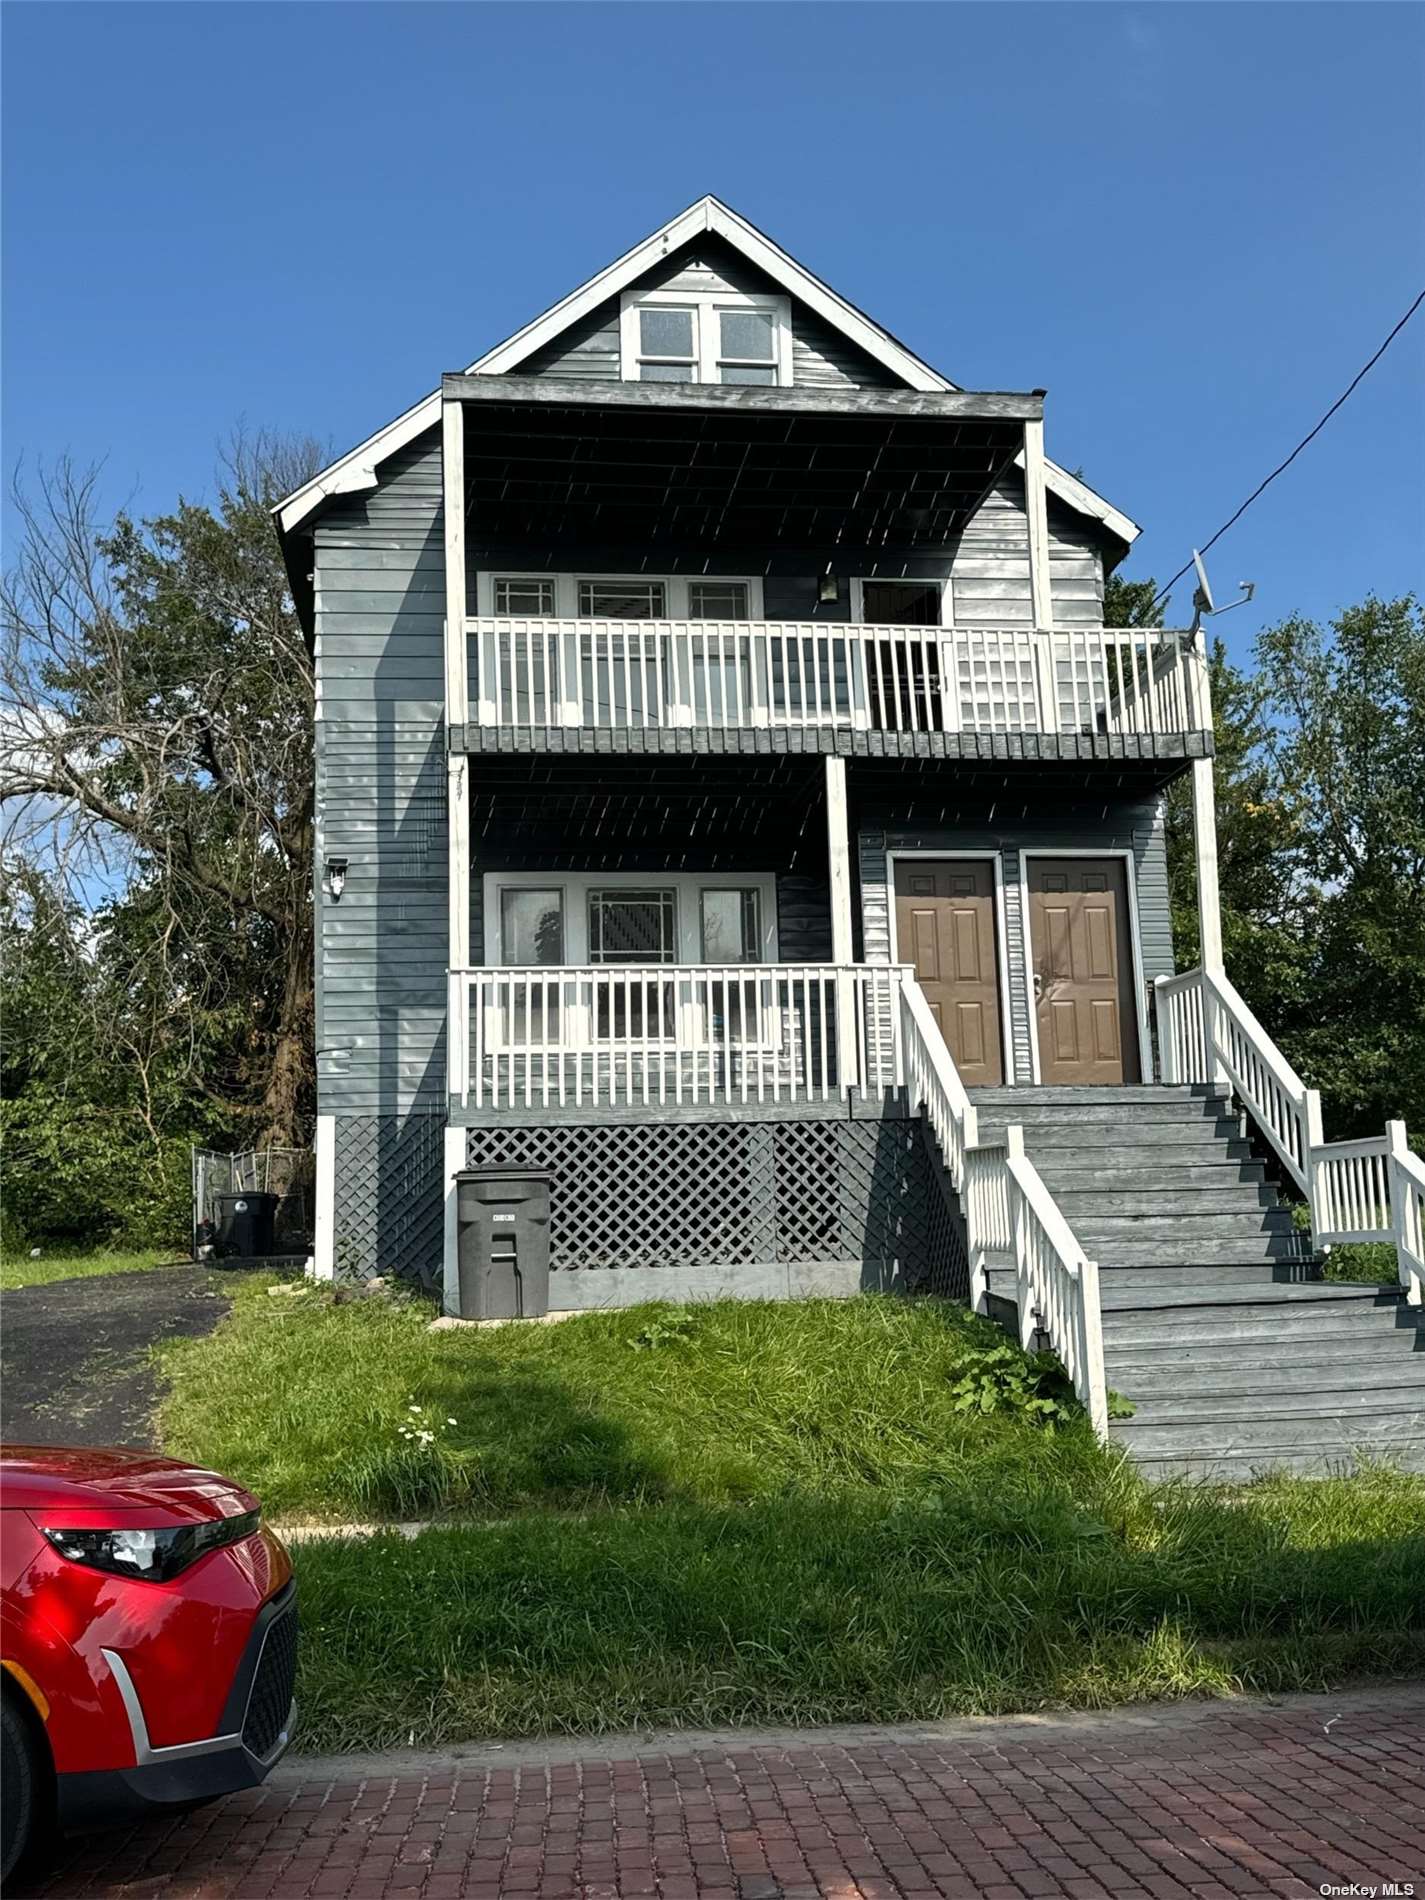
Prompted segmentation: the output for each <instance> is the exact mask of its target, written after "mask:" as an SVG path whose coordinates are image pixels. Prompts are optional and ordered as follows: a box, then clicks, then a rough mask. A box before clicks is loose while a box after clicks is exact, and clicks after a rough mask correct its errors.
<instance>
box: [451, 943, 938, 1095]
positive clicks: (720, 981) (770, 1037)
mask: <svg viewBox="0 0 1425 1900" xmlns="http://www.w3.org/2000/svg"><path fill="white" fill-rule="evenodd" d="M901 974H902V973H901V971H900V970H899V969H898V968H887V967H885V966H880V967H873V966H870V965H864V964H863V965H856V966H854V967H853V966H848V967H838V966H837V965H835V964H795V963H777V964H747V963H742V964H727V965H714V964H698V965H674V964H649V963H640V964H627V965H615V964H599V965H595V966H590V967H588V968H582V969H574V968H539V969H531V968H526V969H478V970H454V971H452V972H451V974H450V1039H451V1041H450V1047H451V1064H450V1086H451V1091H452V1093H453V1094H454V1095H455V1096H456V1097H457V1098H458V1099H459V1100H460V1102H461V1103H462V1105H464V1106H469V1105H471V1104H472V1103H473V1105H474V1106H475V1107H476V1108H492V1109H499V1108H517V1107H521V1106H522V1107H525V1108H531V1107H539V1108H603V1107H610V1108H614V1107H633V1106H640V1107H650V1106H653V1105H655V1104H656V1105H658V1106H660V1107H661V1106H666V1105H668V1104H673V1105H675V1106H677V1105H681V1104H686V1105H687V1106H689V1107H696V1106H699V1105H719V1104H721V1105H727V1106H732V1105H740V1104H747V1103H758V1104H761V1103H766V1102H787V1103H794V1102H828V1101H832V1100H834V1099H837V1098H839V1097H841V1096H843V1095H844V1094H845V1092H846V1090H847V1089H850V1088H864V1089H866V1090H868V1091H870V1092H872V1093H881V1092H883V1091H885V1090H889V1089H891V1088H894V1087H896V1086H898V1084H899V1080H900V1075H899V1059H898V1052H897V1049H896V1046H895V1040H894V1036H893V1034H892V1024H893V1020H894V1013H895V1012H894V1009H893V1002H894V994H895V989H896V986H897V985H898V984H899V982H900V981H901Z"/></svg>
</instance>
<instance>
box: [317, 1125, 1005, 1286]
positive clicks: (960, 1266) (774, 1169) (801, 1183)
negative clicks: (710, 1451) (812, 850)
mask: <svg viewBox="0 0 1425 1900" xmlns="http://www.w3.org/2000/svg"><path fill="white" fill-rule="evenodd" d="M444 1129H445V1121H444V1118H443V1117H442V1116H440V1115H439V1114H430V1113H422V1114H415V1115H405V1116H394V1115H390V1116H385V1115H382V1116H378V1115H342V1116H338V1117H336V1118H335V1121H334V1124H333V1135H334V1141H335V1169H334V1172H335V1197H334V1198H335V1210H334V1215H335V1218H334V1234H335V1249H334V1251H335V1266H336V1272H337V1275H338V1277H339V1278H343V1279H370V1278H372V1277H373V1276H374V1275H376V1274H378V1273H379V1274H392V1275H395V1276H398V1277H401V1278H405V1279H410V1280H414V1281H419V1282H421V1283H423V1284H425V1285H427V1286H430V1287H433V1288H434V1287H438V1286H439V1284H440V1281H441V1276H442V1271H443V1264H442V1262H443V1245H444V1209H443V1201H442V1193H443V1170H444ZM467 1155H468V1164H469V1166H471V1167H472V1168H479V1167H531V1168H547V1169H549V1170H550V1171H551V1173H552V1174H553V1177H554V1180H553V1192H552V1197H551V1215H552V1220H551V1236H550V1241H551V1259H552V1265H553V1267H554V1268H555V1270H556V1271H581V1270H588V1271H597V1270H598V1269H600V1268H619V1267H634V1268H650V1267H651V1268H664V1267H666V1268H673V1269H679V1268H693V1269H698V1268H705V1267H718V1268H729V1267H739V1266H746V1267H749V1268H751V1267H765V1266H790V1267H795V1266H798V1265H812V1264H815V1265H820V1264H824V1263H832V1262H841V1263H856V1264H857V1265H858V1266H859V1267H860V1269H861V1272H860V1276H859V1277H860V1283H861V1284H862V1285H863V1286H874V1287H883V1288H886V1289H892V1288H896V1289H899V1290H903V1291H907V1292H909V1291H923V1292H934V1293H938V1294H942V1295H947V1296H949V1297H951V1298H955V1299H964V1298H965V1297H966V1292H967V1285H968V1281H967V1274H966V1270H965V1255H964V1245H963V1225H962V1223H961V1220H960V1214H959V1208H958V1205H957V1203H956V1201H955V1197H954V1195H953V1194H952V1193H951V1192H950V1189H949V1183H948V1181H947V1180H946V1177H945V1174H944V1171H943V1169H942V1168H941V1166H940V1162H939V1156H938V1154H936V1152H935V1151H934V1149H933V1146H932V1145H931V1144H929V1142H928V1140H927V1138H926V1136H925V1134H924V1131H923V1128H922V1125H921V1123H919V1122H918V1121H904V1120H895V1119H888V1120H884V1121H874V1120H866V1121H849V1120H848V1121H841V1120H810V1119H808V1120H805V1121H795V1120H777V1121H760V1122H759V1121H743V1122H663V1123H658V1122H642V1123H640V1122H607V1123H579V1124H577V1125H568V1126H558V1125H543V1126H537V1127H519V1126H515V1127H489V1126H486V1127H480V1128H471V1129H469V1130H468V1131H467Z"/></svg>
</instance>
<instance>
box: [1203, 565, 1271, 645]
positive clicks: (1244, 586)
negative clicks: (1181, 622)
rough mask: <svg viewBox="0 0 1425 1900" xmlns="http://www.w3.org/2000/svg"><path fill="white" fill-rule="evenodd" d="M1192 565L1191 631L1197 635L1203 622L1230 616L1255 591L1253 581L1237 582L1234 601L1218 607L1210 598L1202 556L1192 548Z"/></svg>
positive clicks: (1210, 589)
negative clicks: (1215, 617) (1236, 596)
mask: <svg viewBox="0 0 1425 1900" xmlns="http://www.w3.org/2000/svg"><path fill="white" fill-rule="evenodd" d="M1192 564H1193V567H1194V568H1195V569H1196V571H1197V586H1196V587H1195V588H1194V589H1193V595H1192V610H1193V611H1192V630H1193V632H1194V633H1199V632H1201V630H1202V623H1203V621H1204V620H1210V619H1211V618H1212V616H1213V615H1214V614H1230V613H1231V611H1232V609H1233V608H1234V607H1245V606H1246V605H1247V602H1248V601H1249V600H1250V599H1251V598H1252V596H1253V594H1255V593H1256V591H1257V583H1256V582H1255V581H1238V583H1237V585H1238V587H1239V588H1240V590H1241V592H1240V594H1239V595H1238V598H1237V599H1236V600H1229V601H1228V603H1227V605H1226V606H1225V607H1219V606H1218V604H1217V602H1216V601H1215V600H1214V599H1213V597H1212V584H1211V582H1210V581H1209V580H1208V578H1207V568H1206V566H1205V565H1204V563H1203V558H1202V556H1201V555H1200V554H1199V553H1198V551H1197V549H1196V548H1194V549H1193V551H1192Z"/></svg>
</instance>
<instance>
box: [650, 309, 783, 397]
mask: <svg viewBox="0 0 1425 1900" xmlns="http://www.w3.org/2000/svg"><path fill="white" fill-rule="evenodd" d="M653 304H661V305H663V306H664V307H665V308H669V309H674V310H691V311H692V312H693V315H694V319H695V321H694V324H693V330H694V336H693V350H694V368H695V370H696V372H697V374H696V375H695V376H694V377H693V378H692V379H691V380H692V381H694V382H699V383H720V382H721V381H722V377H721V375H720V373H719V369H718V357H719V354H720V352H719V350H718V347H717V346H718V341H719V338H718V327H717V324H716V322H715V321H714V322H709V321H708V319H709V317H713V318H715V317H716V315H717V313H718V312H719V311H721V310H766V311H770V312H771V314H772V317H773V318H774V327H775V337H774V341H773V349H772V359H771V362H772V367H773V368H775V370H776V372H777V380H776V382H775V383H774V384H773V383H769V384H767V385H766V387H767V388H769V389H770V388H777V389H790V388H791V387H792V300H791V298H790V297H777V296H760V295H757V296H755V295H752V294H751V293H749V292H746V291H736V290H716V291H714V290H690V291H685V290H626V291H624V293H623V296H622V298H621V300H620V304H619V356H620V362H619V375H620V377H621V378H622V380H623V381H624V382H626V383H636V382H638V381H639V380H640V377H639V357H640V356H641V355H642V351H641V349H640V347H639V330H638V313H639V311H640V309H647V308H648V307H649V306H650V305H653ZM753 387H754V388H755V387H757V385H755V384H754V385H753Z"/></svg>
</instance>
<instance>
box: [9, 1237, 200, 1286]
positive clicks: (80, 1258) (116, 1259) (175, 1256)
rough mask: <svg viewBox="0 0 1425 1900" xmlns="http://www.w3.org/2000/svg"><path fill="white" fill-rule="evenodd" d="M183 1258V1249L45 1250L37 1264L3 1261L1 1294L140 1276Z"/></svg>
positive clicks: (22, 1257) (14, 1258) (24, 1257)
mask: <svg viewBox="0 0 1425 1900" xmlns="http://www.w3.org/2000/svg"><path fill="white" fill-rule="evenodd" d="M183 1257H184V1255H183V1250H182V1248H181V1247H167V1248H158V1247H146V1248H143V1249H141V1250H139V1251H137V1252H133V1253H102V1252H90V1253H58V1252H52V1251H51V1250H50V1249H49V1248H48V1247H46V1248H45V1249H44V1251H43V1252H42V1253H41V1255H40V1257H39V1259H38V1260H31V1259H30V1258H29V1255H28V1252H26V1253H23V1254H12V1255H7V1256H6V1258H4V1259H3V1260H0V1292H9V1290H10V1289H11V1288H12V1287H17V1286H46V1285H48V1284H49V1282H50V1281H51V1280H88V1279H91V1278H92V1277H93V1276H94V1275H95V1274H98V1273H141V1272H143V1271H145V1270H146V1269H147V1268H149V1267H166V1266H169V1265H171V1264H172V1262H174V1261H175V1260H181V1259H183Z"/></svg>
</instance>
